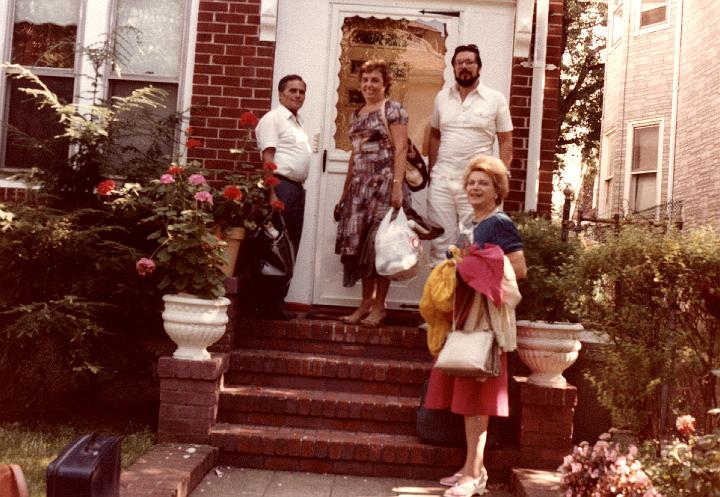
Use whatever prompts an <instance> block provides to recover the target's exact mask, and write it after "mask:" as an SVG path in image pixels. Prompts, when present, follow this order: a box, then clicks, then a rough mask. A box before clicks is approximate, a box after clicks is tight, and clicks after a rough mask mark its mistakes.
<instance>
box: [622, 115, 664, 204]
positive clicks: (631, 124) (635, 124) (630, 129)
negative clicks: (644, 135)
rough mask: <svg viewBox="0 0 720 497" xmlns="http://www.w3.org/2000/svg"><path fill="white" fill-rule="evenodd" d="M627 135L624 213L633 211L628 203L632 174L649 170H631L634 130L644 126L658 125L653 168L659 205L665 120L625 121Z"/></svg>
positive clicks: (656, 201) (644, 172) (659, 118)
mask: <svg viewBox="0 0 720 497" xmlns="http://www.w3.org/2000/svg"><path fill="white" fill-rule="evenodd" d="M627 124H628V125H627V137H626V140H625V143H626V145H625V171H624V173H625V175H624V177H625V181H624V186H623V204H624V205H625V214H629V213H632V212H634V210H635V209H634V208H633V206H631V205H630V183H631V180H632V177H633V176H636V175H641V174H647V173H649V172H650V171H638V172H633V171H632V161H633V147H634V145H635V143H634V141H635V130H636V129H637V128H646V127H650V126H657V127H658V149H657V161H656V164H657V167H656V169H655V205H660V200H661V198H662V191H661V190H660V187H661V185H662V171H663V167H662V157H663V150H664V144H663V136H664V128H665V126H664V125H665V120H664V119H663V118H661V117H658V118H651V119H643V120H637V121H628V123H627Z"/></svg>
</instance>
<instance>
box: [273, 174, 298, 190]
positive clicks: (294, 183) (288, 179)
mask: <svg viewBox="0 0 720 497" xmlns="http://www.w3.org/2000/svg"><path fill="white" fill-rule="evenodd" d="M275 177H276V178H278V179H282V180H285V181H287V182H288V183H292V184H293V185H295V186H297V187H299V188H302V187H303V183H302V181H295V180H294V179H290V178H288V177H287V176H283V175H282V174H277V173H275Z"/></svg>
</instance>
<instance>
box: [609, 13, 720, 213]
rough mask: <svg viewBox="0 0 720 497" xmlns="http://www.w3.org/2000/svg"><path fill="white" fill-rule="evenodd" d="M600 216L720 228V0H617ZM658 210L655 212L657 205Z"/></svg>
mask: <svg viewBox="0 0 720 497" xmlns="http://www.w3.org/2000/svg"><path fill="white" fill-rule="evenodd" d="M608 7H609V9H608V12H609V18H610V23H609V25H610V26H609V27H610V36H609V40H608V48H607V62H606V73H605V98H604V109H603V140H602V147H601V152H600V157H601V159H600V163H601V166H600V171H599V175H598V187H597V195H596V206H597V211H598V214H599V215H600V216H601V217H607V216H610V215H612V214H615V213H621V214H632V213H635V212H638V211H642V212H643V213H644V214H645V215H646V216H649V217H651V218H652V217H655V216H657V217H663V216H666V215H667V213H668V212H669V210H672V212H673V214H674V215H675V216H677V215H678V214H679V212H680V209H681V210H682V219H684V221H685V225H686V226H699V225H704V224H711V225H714V226H715V227H720V169H719V168H717V167H715V166H716V164H717V161H718V159H717V157H718V155H719V154H720V122H719V121H718V118H717V116H718V115H720V98H718V95H717V88H716V86H717V85H716V81H717V80H718V78H719V77H720V66H719V65H718V64H717V63H714V62H712V60H710V59H709V57H712V56H713V55H714V54H715V53H716V52H715V51H716V50H718V49H720V41H718V38H717V30H716V29H715V28H714V26H715V25H717V23H718V22H720V2H717V1H716V0H611V1H610V2H609V5H608ZM654 207H656V208H655V209H653V208H654Z"/></svg>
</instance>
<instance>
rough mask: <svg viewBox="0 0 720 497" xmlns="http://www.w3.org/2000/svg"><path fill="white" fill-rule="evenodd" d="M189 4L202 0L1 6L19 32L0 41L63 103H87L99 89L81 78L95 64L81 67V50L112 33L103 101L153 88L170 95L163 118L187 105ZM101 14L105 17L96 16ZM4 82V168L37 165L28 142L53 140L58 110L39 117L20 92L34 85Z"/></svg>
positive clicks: (30, 0)
mask: <svg viewBox="0 0 720 497" xmlns="http://www.w3.org/2000/svg"><path fill="white" fill-rule="evenodd" d="M190 1H197V0H153V1H152V2H148V1H147V0H92V3H90V0H86V2H83V1H82V0H14V1H11V2H3V7H0V9H5V8H6V9H7V12H0V18H2V17H3V14H5V15H8V16H11V17H10V18H11V19H12V22H13V29H12V37H11V39H10V40H9V44H8V45H4V43H3V40H1V39H0V56H1V57H2V59H3V60H8V59H9V60H10V61H11V62H13V63H16V64H20V65H23V66H26V67H28V68H30V69H32V71H33V72H34V73H35V74H37V75H38V76H39V77H40V79H41V80H42V81H43V82H44V83H45V84H46V85H47V86H48V87H49V88H50V89H51V90H53V91H55V92H56V93H57V94H58V95H59V96H60V97H61V98H62V99H63V100H64V101H65V102H73V101H75V102H77V101H78V99H79V98H81V97H80V96H82V98H84V99H85V98H88V96H89V95H92V94H93V90H94V88H93V87H92V83H93V82H92V80H91V78H87V77H77V76H78V74H80V73H81V71H82V70H84V69H81V68H85V67H89V64H83V62H87V61H85V60H84V58H85V55H84V54H83V53H78V52H77V51H76V48H77V47H81V46H82V47H88V46H93V47H98V46H99V44H100V43H102V42H104V41H106V38H105V36H106V35H105V33H108V32H110V33H112V34H111V40H110V41H112V45H113V49H114V55H115V57H116V63H115V65H114V66H113V67H100V73H101V80H100V81H99V85H98V88H100V90H101V91H100V94H99V95H97V98H99V99H102V98H103V97H112V96H127V95H129V94H130V93H131V92H132V91H133V90H135V89H137V88H140V87H143V86H147V85H153V86H155V87H158V88H162V89H164V90H165V91H166V92H167V93H168V96H167V98H166V102H165V104H166V109H162V110H158V111H157V112H158V116H160V117H162V116H164V115H168V114H170V113H172V112H174V111H176V110H179V109H182V108H183V105H182V102H181V101H180V100H181V97H180V96H181V95H182V91H181V80H182V77H183V76H184V67H183V61H184V60H186V58H187V56H186V54H185V53H184V51H185V46H186V36H187V26H188V24H189V23H188V19H187V17H188V16H187V12H188V11H189V9H188V5H187V4H188V3H189V2H190ZM6 4H7V7H5V5H6ZM83 5H84V8H83ZM83 12H87V15H84V14H82V13H83ZM98 13H100V17H102V15H105V16H106V17H107V18H106V19H104V20H103V19H102V18H98ZM111 19H112V20H113V22H114V25H111V24H110V20H111ZM2 85H3V86H2V87H0V117H2V120H3V122H5V123H7V124H8V126H3V127H2V128H0V133H1V134H0V158H1V159H2V162H1V163H0V167H6V168H27V167H31V166H33V165H34V163H33V161H32V158H31V157H30V160H28V158H29V157H28V150H27V146H26V144H27V142H28V137H33V138H40V139H46V138H52V137H53V136H55V135H57V134H58V132H59V131H60V130H61V128H60V125H59V123H58V122H57V118H56V117H55V116H54V113H53V112H52V111H50V110H42V111H39V112H38V111H37V109H36V104H35V102H34V100H33V99H31V98H30V97H29V96H28V95H26V94H25V93H22V92H21V91H20V90H19V88H23V87H28V86H30V84H29V83H28V82H27V81H26V80H16V79H13V78H8V77H5V79H4V80H3V81H2ZM140 139H141V140H142V138H140ZM54 142H57V140H54ZM167 152H168V153H169V152H171V150H170V149H168V150H167ZM52 153H53V154H54V156H55V157H57V159H58V160H65V158H67V154H68V149H67V146H66V147H64V148H63V147H57V146H55V149H53V150H52Z"/></svg>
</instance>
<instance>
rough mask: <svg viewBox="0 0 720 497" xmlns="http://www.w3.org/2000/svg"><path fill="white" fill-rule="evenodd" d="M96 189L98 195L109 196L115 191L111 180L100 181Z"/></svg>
mask: <svg viewBox="0 0 720 497" xmlns="http://www.w3.org/2000/svg"><path fill="white" fill-rule="evenodd" d="M96 189H97V192H98V194H99V195H110V192H112V191H113V190H114V189H115V182H114V181H113V180H111V179H106V180H105V181H101V182H100V183H99V184H98V186H97V188H96Z"/></svg>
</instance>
